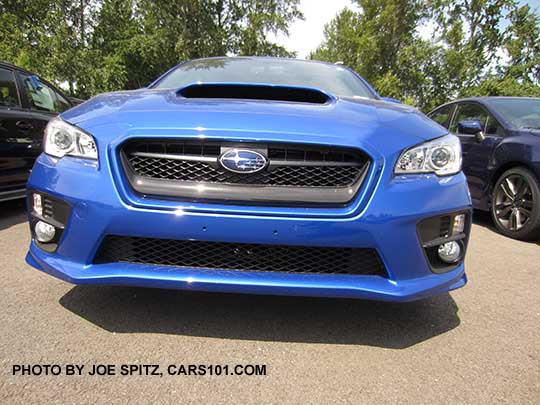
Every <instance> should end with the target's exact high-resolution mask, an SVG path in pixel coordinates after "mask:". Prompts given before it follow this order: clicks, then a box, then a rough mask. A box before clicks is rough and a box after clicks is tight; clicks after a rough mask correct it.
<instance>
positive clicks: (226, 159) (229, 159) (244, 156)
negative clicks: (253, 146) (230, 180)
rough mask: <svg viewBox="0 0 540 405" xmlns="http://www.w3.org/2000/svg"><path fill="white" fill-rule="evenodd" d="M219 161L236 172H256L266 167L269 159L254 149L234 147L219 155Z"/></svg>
mask: <svg viewBox="0 0 540 405" xmlns="http://www.w3.org/2000/svg"><path fill="white" fill-rule="evenodd" d="M219 163H221V166H223V167H224V168H225V169H227V170H229V171H231V172H234V173H256V172H258V171H260V170H262V169H264V168H265V167H266V165H267V163H268V160H267V159H266V157H265V156H264V155H262V154H260V153H259V152H255V151H253V150H245V149H232V150H229V151H227V152H225V153H224V154H222V155H221V156H220V157H219Z"/></svg>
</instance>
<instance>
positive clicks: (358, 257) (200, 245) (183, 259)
mask: <svg viewBox="0 0 540 405" xmlns="http://www.w3.org/2000/svg"><path fill="white" fill-rule="evenodd" d="M94 262H95V263H96V264H100V263H115V262H129V263H143V264H154V265H162V266H175V267H189V268H200V269H220V270H238V271H242V270H243V271H265V272H284V273H310V274H351V275H379V276H383V277H386V276H387V273H386V271H385V269H384V266H383V264H382V262H381V260H380V258H379V255H378V254H377V252H376V251H375V250H374V249H367V248H332V247H313V246H283V245H263V244H246V243H224V242H204V241H203V242H201V241H182V240H173V239H157V238H137V237H125V236H107V237H106V238H105V240H104V241H103V243H102V245H101V247H100V249H99V251H98V253H97V255H96V257H95V259H94Z"/></svg>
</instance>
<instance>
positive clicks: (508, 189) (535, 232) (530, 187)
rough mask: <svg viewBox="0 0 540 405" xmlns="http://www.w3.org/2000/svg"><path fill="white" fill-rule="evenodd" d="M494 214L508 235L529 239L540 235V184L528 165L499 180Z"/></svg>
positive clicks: (494, 197) (503, 231)
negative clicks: (527, 167)
mask: <svg viewBox="0 0 540 405" xmlns="http://www.w3.org/2000/svg"><path fill="white" fill-rule="evenodd" d="M491 217H492V218H493V222H494V223H495V226H496V227H497V229H498V230H499V232H500V233H502V234H503V235H505V236H508V237H510V238H514V239H521V240H529V239H534V238H536V237H538V236H540V187H539V184H538V179H537V178H536V177H535V176H534V174H533V173H532V172H531V171H529V170H528V169H526V168H523V167H516V168H513V169H510V170H507V171H506V172H504V173H503V174H502V175H501V177H499V179H498V180H497V183H495V187H494V188H493V194H492V198H491Z"/></svg>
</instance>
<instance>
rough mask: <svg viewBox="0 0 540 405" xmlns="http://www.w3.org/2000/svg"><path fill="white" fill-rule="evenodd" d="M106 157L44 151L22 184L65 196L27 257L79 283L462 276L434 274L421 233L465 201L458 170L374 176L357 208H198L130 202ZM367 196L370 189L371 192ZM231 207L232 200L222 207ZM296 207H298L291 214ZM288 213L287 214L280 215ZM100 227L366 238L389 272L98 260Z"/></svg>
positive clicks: (408, 290) (191, 235) (316, 291)
mask: <svg viewBox="0 0 540 405" xmlns="http://www.w3.org/2000/svg"><path fill="white" fill-rule="evenodd" d="M111 178H112V176H111V175H110V172H109V173H108V168H107V167H101V168H99V169H98V168H97V166H96V165H94V164H92V163H88V162H85V161H81V160H80V159H75V158H64V159H60V160H57V159H54V158H51V157H49V156H46V155H42V156H40V158H39V159H38V160H37V162H36V165H35V167H34V169H33V172H32V176H31V178H30V180H29V184H28V188H29V189H33V190H38V191H42V192H45V193H49V194H51V195H53V196H55V197H57V198H60V199H62V200H64V201H66V202H67V203H68V204H70V206H71V215H70V217H69V220H68V223H67V225H66V228H65V230H64V232H63V234H62V237H61V240H60V242H59V244H58V249H57V250H56V252H54V253H47V252H45V251H43V250H42V249H41V248H40V247H38V246H37V244H36V242H35V241H32V243H31V246H30V250H29V253H28V255H27V262H28V263H29V264H30V265H32V266H34V267H36V268H38V269H40V270H42V271H44V272H46V273H49V274H51V275H53V276H55V277H58V278H61V279H63V280H65V281H68V282H72V283H75V284H100V285H132V286H142V287H157V288H173V289H189V290H200V291H220V292H240V293H254V294H279V295H300V296H324V297H347V298H363V299H374V300H387V301H409V300H415V299H419V298H424V297H428V296H432V295H436V294H440V293H443V292H446V291H450V290H452V289H455V288H459V287H461V286H463V285H464V284H465V283H466V276H465V273H464V266H463V263H462V262H461V263H459V264H458V265H457V266H455V267H454V268H453V269H451V270H450V271H447V272H445V273H442V274H434V273H433V272H432V271H431V269H430V266H429V264H428V261H427V259H426V256H425V254H424V251H423V248H422V247H421V245H420V242H419V240H418V235H417V224H418V222H420V221H421V220H423V219H425V218H428V217H432V216H435V215H441V214H445V213H450V212H456V211H463V210H470V199H469V195H468V191H467V186H466V182H465V178H464V176H463V175H462V174H458V175H456V176H452V177H446V178H438V177H437V176H435V175H417V176H407V177H392V176H391V175H386V176H385V175H384V172H383V174H382V175H381V176H380V178H379V179H378V182H377V184H376V186H374V190H373V191H372V193H371V195H370V196H367V197H366V203H365V204H364V205H363V207H361V210H359V211H357V212H355V213H354V215H350V216H340V217H329V216H318V215H315V214H314V215H312V216H309V215H302V211H301V209H294V208H291V209H290V212H289V213H288V214H287V213H285V212H283V210H282V212H280V213H279V214H278V213H276V215H270V214H269V213H263V212H248V210H247V209H246V212H245V213H243V214H242V213H241V207H237V210H236V211H237V212H225V211H221V206H219V205H215V206H214V207H213V208H212V209H209V207H208V206H205V207H204V209H199V206H198V205H196V204H191V205H186V204H184V205H182V206H181V208H174V205H173V204H172V203H171V202H170V201H168V202H163V203H162V202H160V201H159V200H155V199H147V200H144V199H139V200H137V204H133V203H132V201H131V198H126V196H125V195H124V193H125V192H126V189H125V188H122V187H118V186H117V184H115V182H114V181H112V180H111ZM368 197H369V198H368ZM225 208H227V209H228V208H230V207H225ZM295 213H296V214H298V215H296V216H295V215H294V214H295ZM286 214H287V215H286ZM106 235H124V236H138V237H147V238H163V239H181V240H195V241H216V242H237V243H259V244H279V245H310V246H321V247H324V246H332V247H336V246H340V247H353V248H354V247H364V248H373V249H376V250H377V252H378V253H379V255H380V258H381V260H382V261H383V263H384V265H385V267H386V270H387V272H388V277H387V278H385V277H380V276H357V275H330V274H328V275H322V274H289V273H277V272H276V273H271V272H249V271H230V270H206V269H196V268H184V267H170V266H158V265H144V264H130V263H107V264H94V263H93V261H94V257H95V255H96V252H97V250H98V249H99V246H100V244H101V242H102V240H103V239H104V237H105V236H106Z"/></svg>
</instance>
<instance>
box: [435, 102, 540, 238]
mask: <svg viewBox="0 0 540 405" xmlns="http://www.w3.org/2000/svg"><path fill="white" fill-rule="evenodd" d="M429 116H430V117H431V118H432V119H433V120H435V121H436V122H438V123H439V124H441V125H442V126H443V127H445V128H447V129H449V131H450V132H451V133H453V134H456V135H457V136H459V138H460V140H461V145H462V149H463V172H464V173H465V175H466V176H467V181H468V183H469V189H470V192H471V197H472V201H473V205H474V207H475V208H478V209H480V210H484V211H488V210H489V211H490V212H491V216H492V218H493V221H494V223H495V225H496V226H497V229H499V231H500V232H501V233H502V234H504V235H506V236H509V237H512V238H516V239H524V240H527V239H535V238H537V237H540V187H539V184H540V99H539V98H527V97H482V98H468V99H463V100H457V101H454V102H452V103H448V104H445V105H443V106H441V107H439V108H437V109H436V110H434V111H433V112H431V113H430V114H429Z"/></svg>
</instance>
